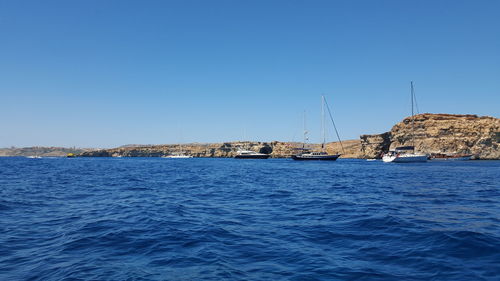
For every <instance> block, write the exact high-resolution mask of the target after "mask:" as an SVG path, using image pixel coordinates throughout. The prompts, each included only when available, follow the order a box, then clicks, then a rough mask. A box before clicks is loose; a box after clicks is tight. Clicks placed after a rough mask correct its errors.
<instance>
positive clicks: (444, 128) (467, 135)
mask: <svg viewBox="0 0 500 281" xmlns="http://www.w3.org/2000/svg"><path fill="white" fill-rule="evenodd" d="M412 127H413V128H414V129H413V130H412ZM412 135H414V139H415V143H413V141H412ZM360 138H361V150H362V151H363V154H364V157H366V158H376V157H379V156H380V154H381V153H383V152H386V151H387V150H389V149H393V148H395V147H398V146H406V145H415V148H416V150H418V151H420V152H425V153H466V154H473V155H474V156H475V158H478V159H500V147H499V145H498V143H499V141H500V119H498V118H494V117H488V116H477V115H457V114H430V113H425V114H418V115H415V117H414V121H413V125H412V118H411V117H407V118H405V119H404V120H403V121H401V122H399V123H397V124H396V125H394V127H392V129H391V131H390V132H387V133H383V134H379V135H363V136H361V137H360Z"/></svg>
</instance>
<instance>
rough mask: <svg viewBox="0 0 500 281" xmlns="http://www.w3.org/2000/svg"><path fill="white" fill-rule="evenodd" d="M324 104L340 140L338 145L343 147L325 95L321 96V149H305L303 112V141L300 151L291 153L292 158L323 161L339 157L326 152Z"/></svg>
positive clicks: (305, 133) (305, 132) (305, 130)
mask: <svg viewBox="0 0 500 281" xmlns="http://www.w3.org/2000/svg"><path fill="white" fill-rule="evenodd" d="M325 105H326V107H327V109H328V113H329V114H330V119H331V121H332V123H333V127H334V128H335V132H336V133H337V137H338V139H339V142H340V146H341V147H342V150H343V149H344V147H343V146H342V141H341V140H340V136H339V134H338V132H337V128H336V126H335V122H333V117H332V114H331V112H330V108H329V107H328V103H327V102H326V99H325V96H321V129H322V132H323V142H322V144H321V151H309V150H307V149H306V141H307V140H308V137H307V133H308V132H307V129H306V121H305V114H304V143H303V145H302V153H299V154H295V155H292V159H293V160H324V161H335V160H337V158H339V157H340V154H328V153H327V152H326V147H325V143H326V130H325Z"/></svg>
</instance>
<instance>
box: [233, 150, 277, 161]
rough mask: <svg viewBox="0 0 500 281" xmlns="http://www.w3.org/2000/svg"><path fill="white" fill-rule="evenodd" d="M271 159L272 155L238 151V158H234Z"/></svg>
mask: <svg viewBox="0 0 500 281" xmlns="http://www.w3.org/2000/svg"><path fill="white" fill-rule="evenodd" d="M269 157H271V155H269V154H264V153H258V152H255V151H251V150H238V151H237V152H236V156H234V158H238V159H267V158H269Z"/></svg>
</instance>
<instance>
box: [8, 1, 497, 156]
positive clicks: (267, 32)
mask: <svg viewBox="0 0 500 281" xmlns="http://www.w3.org/2000/svg"><path fill="white" fill-rule="evenodd" d="M499 15H500V1H495V0H491V1H482V0H478V1H472V0H470V1H460V0H449V1H402V0H394V1H373V0H366V1H330V0H328V1H305V0H303V1H290V0H283V1H272V0H265V1H264V0H263V1H243V0H241V1H238V0H226V1H217V0H212V1H205V0H199V1H191V0H176V1H167V0H165V1H124V0H116V1H104V0H85V1H84V0H81V1H76V0H74V1H67V0H60V1H51V0H46V1H14V0H10V1H7V0H0V105H1V110H0V147H6V146H32V145H43V146H47V145H54V146H79V147H113V146H119V145H123V144H131V143H141V144H161V143H176V142H220V141H232V140H240V139H243V138H244V137H245V138H246V139H250V140H260V141H272V140H282V141H292V140H295V141H299V140H300V139H301V130H302V112H303V111H304V110H306V112H307V116H308V118H307V120H308V127H309V130H310V131H311V141H317V142H319V140H320V136H319V134H320V132H319V125H320V96H321V94H325V95H326V97H327V99H328V101H329V103H330V104H331V106H332V109H333V113H334V118H335V121H336V123H337V125H338V129H339V132H340V134H341V137H342V138H344V139H354V138H358V136H359V135H360V134H365V133H381V132H385V131H387V130H389V129H390V128H391V126H392V125H393V124H395V123H396V122H398V121H400V120H401V119H403V118H404V117H406V116H408V115H409V112H410V98H409V84H410V81H411V80H413V81H415V87H416V94H417V99H418V105H419V108H420V111H421V112H432V113H460V114H462V113H471V114H478V115H489V116H495V117H498V116H499V115H500V16H499ZM330 140H334V138H330Z"/></svg>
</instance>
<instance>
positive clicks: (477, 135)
mask: <svg viewBox="0 0 500 281" xmlns="http://www.w3.org/2000/svg"><path fill="white" fill-rule="evenodd" d="M413 127H414V133H413V134H414V143H413V141H412V130H411V128H412V124H411V118H410V117H407V118H405V119H404V120H402V121H401V122H399V123H397V124H396V125H394V126H393V127H392V129H391V130H390V131H389V132H384V133H381V134H374V135H361V136H360V139H359V140H346V141H342V146H343V149H342V147H341V144H340V143H339V142H331V143H328V144H327V145H326V149H327V152H328V153H332V154H333V153H341V154H342V156H341V157H343V158H360V159H369V158H380V156H381V155H382V154H383V153H385V152H387V151H388V150H389V149H393V148H395V147H398V146H406V145H414V146H415V148H416V150H418V151H420V152H425V153H461V154H472V155H473V158H474V159H500V149H499V145H498V143H499V142H500V119H498V118H494V117H488V116H477V115H458V114H431V113H424V114H418V115H415V116H414V124H413ZM300 147H302V144H301V143H297V142H282V141H272V142H254V141H237V142H224V143H190V144H182V145H178V144H168V145H167V144H166V145H130V146H121V147H117V148H111V149H80V150H79V151H78V150H77V149H73V150H71V151H69V150H70V149H64V148H46V151H45V153H43V154H38V155H40V156H64V155H65V154H66V153H74V154H75V155H76V156H77V157H161V156H166V155H171V154H175V153H179V152H182V153H185V154H187V155H191V156H193V157H234V156H235V155H236V152H237V151H238V149H247V150H252V151H255V152H260V153H266V154H270V155H271V157H273V158H285V157H290V156H291V155H293V154H295V153H297V149H298V148H300ZM308 147H309V148H310V149H313V150H314V149H319V148H320V145H319V144H308ZM50 149H53V151H54V152H50ZM27 151H30V150H29V149H28V148H24V149H14V150H12V149H0V156H21V155H24V156H29V155H34V154H33V151H31V152H30V153H31V154H26V153H27ZM56 151H57V152H56ZM23 153H24V154H23Z"/></svg>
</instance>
